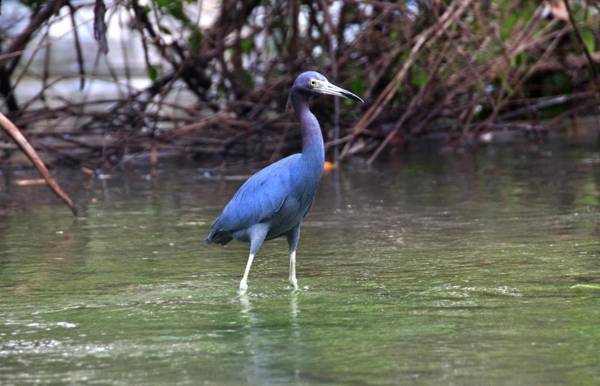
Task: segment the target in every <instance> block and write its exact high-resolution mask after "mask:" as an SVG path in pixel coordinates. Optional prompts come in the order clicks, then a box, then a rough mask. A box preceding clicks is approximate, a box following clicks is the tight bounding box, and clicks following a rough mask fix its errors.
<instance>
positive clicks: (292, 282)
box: [290, 278, 298, 291]
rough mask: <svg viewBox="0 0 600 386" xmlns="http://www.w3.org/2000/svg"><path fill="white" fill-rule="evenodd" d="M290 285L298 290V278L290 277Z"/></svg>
mask: <svg viewBox="0 0 600 386" xmlns="http://www.w3.org/2000/svg"><path fill="white" fill-rule="evenodd" d="M290 287H292V289H293V290H294V291H298V280H296V278H290Z"/></svg>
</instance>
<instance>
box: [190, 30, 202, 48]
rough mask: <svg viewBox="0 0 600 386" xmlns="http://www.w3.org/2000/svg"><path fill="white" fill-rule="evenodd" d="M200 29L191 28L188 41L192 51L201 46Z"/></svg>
mask: <svg viewBox="0 0 600 386" xmlns="http://www.w3.org/2000/svg"><path fill="white" fill-rule="evenodd" d="M203 38H204V37H203V35H202V31H200V30H199V29H197V28H194V29H193V30H192V33H191V34H190V37H189V38H188V42H189V44H190V49H191V50H192V52H198V50H200V47H202V39H203Z"/></svg>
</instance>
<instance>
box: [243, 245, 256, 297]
mask: <svg viewBox="0 0 600 386" xmlns="http://www.w3.org/2000/svg"><path fill="white" fill-rule="evenodd" d="M252 261H254V253H250V255H249V256H248V262H247V263H246V270H245V271H244V276H243V277H242V281H240V291H242V292H246V290H247V289H248V274H249V273H250V268H251V267H252Z"/></svg>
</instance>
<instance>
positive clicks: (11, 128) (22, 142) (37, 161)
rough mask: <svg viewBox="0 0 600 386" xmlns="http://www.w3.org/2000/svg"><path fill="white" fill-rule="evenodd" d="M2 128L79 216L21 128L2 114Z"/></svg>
mask: <svg viewBox="0 0 600 386" xmlns="http://www.w3.org/2000/svg"><path fill="white" fill-rule="evenodd" d="M0 126H2V128H3V129H4V130H5V131H6V133H7V134H8V135H9V136H10V137H11V138H12V139H13V141H15V143H16V144H17V145H18V146H19V147H20V148H21V150H23V152H24V153H25V155H27V157H28V158H29V159H30V160H31V162H32V163H33V165H34V166H35V167H36V169H37V170H38V171H39V172H40V174H41V175H42V177H43V178H44V180H45V181H46V184H48V186H49V187H50V189H52V191H53V192H54V193H55V194H56V195H57V196H58V197H60V198H61V199H62V200H63V201H64V202H65V203H66V204H67V206H68V207H69V208H70V209H71V212H73V215H74V216H77V207H75V203H74V202H73V200H71V198H70V197H69V196H68V195H67V194H66V193H65V192H64V191H63V190H62V189H61V187H60V185H58V183H57V182H56V180H54V178H52V176H51V175H50V173H49V172H48V169H47V168H46V165H45V164H44V162H43V161H42V160H41V158H40V157H39V156H38V154H37V152H36V151H35V149H34V148H33V146H31V144H29V141H27V138H25V136H23V134H22V133H21V131H20V130H19V128H18V127H17V126H15V125H14V124H13V123H12V122H11V121H10V120H9V119H8V118H6V116H5V115H4V114H2V113H0Z"/></svg>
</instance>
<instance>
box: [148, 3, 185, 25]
mask: <svg viewBox="0 0 600 386" xmlns="http://www.w3.org/2000/svg"><path fill="white" fill-rule="evenodd" d="M154 2H155V3H156V4H157V5H158V6H159V7H160V9H161V10H162V11H164V12H166V13H167V14H169V15H171V16H173V17H174V18H176V19H177V20H179V21H182V22H183V23H184V24H186V25H190V24H191V22H190V20H189V19H188V17H187V16H186V15H185V12H184V10H183V1H182V0H154Z"/></svg>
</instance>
